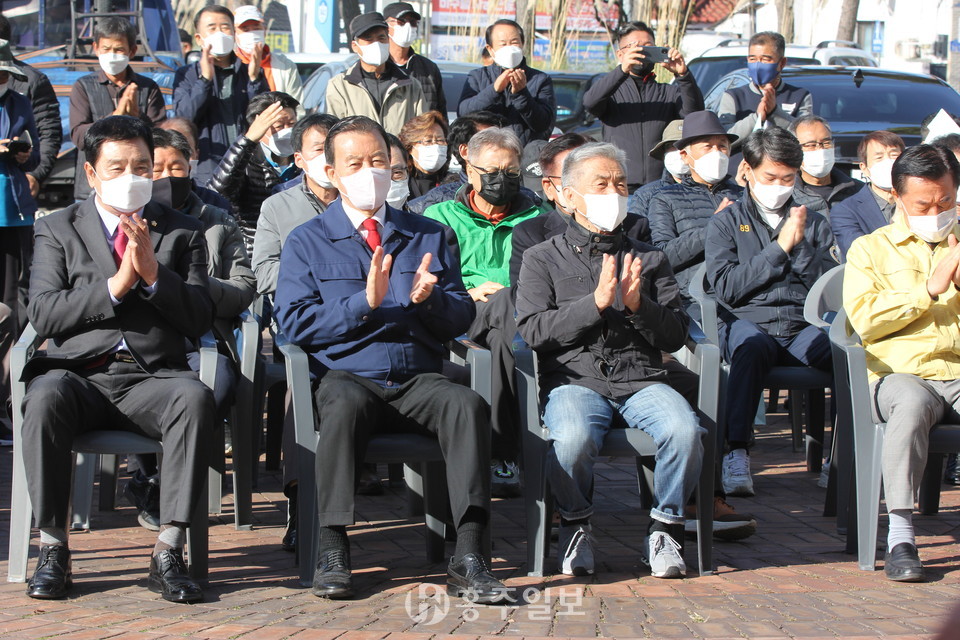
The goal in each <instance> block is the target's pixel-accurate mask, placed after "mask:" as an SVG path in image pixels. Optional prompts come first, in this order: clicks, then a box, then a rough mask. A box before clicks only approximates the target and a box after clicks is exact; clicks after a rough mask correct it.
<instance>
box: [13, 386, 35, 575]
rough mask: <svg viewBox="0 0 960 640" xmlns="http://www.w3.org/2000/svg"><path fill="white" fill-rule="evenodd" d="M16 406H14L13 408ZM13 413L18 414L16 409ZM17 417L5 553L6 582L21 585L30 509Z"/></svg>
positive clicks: (24, 569) (24, 571)
mask: <svg viewBox="0 0 960 640" xmlns="http://www.w3.org/2000/svg"><path fill="white" fill-rule="evenodd" d="M15 406H16V405H15ZM15 411H19V409H16V410H15ZM19 422H20V420H19V416H18V417H17V418H15V423H14V430H15V431H16V433H15V435H14V438H15V439H16V440H17V442H16V443H15V447H14V452H13V479H12V482H11V485H12V486H11V488H10V541H9V546H8V549H7V558H8V561H7V581H8V582H24V581H25V580H26V579H27V561H28V558H29V555H30V525H31V524H32V520H33V508H32V507H31V505H30V495H29V494H28V493H27V472H26V468H25V466H24V463H23V452H22V449H21V447H20V443H19V430H20V424H19Z"/></svg>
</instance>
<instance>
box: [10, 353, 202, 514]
mask: <svg viewBox="0 0 960 640" xmlns="http://www.w3.org/2000/svg"><path fill="white" fill-rule="evenodd" d="M213 424H214V405H213V393H212V392H211V391H210V389H209V388H207V386H206V385H204V384H203V383H202V382H200V381H199V380H198V379H197V378H196V376H194V375H190V374H188V375H186V376H183V377H169V378H160V377H154V376H151V375H150V374H148V373H145V372H144V371H143V370H142V369H141V368H140V367H139V365H136V364H127V363H123V362H113V363H110V364H107V365H104V366H101V367H97V368H93V369H87V370H81V371H66V370H62V369H58V370H54V371H50V372H48V373H45V374H43V375H40V376H37V377H36V378H34V379H33V380H31V381H30V384H29V386H28V387H27V395H26V397H24V399H23V429H22V434H23V461H24V464H25V466H26V469H27V487H28V490H29V492H30V502H31V503H32V504H33V510H34V512H35V513H36V515H37V526H38V527H41V528H43V527H57V528H60V529H63V528H66V525H67V510H68V508H69V504H70V475H71V474H70V469H71V467H72V458H71V456H72V445H73V438H74V436H76V435H77V434H80V433H83V432H85V431H89V430H91V429H117V430H122V431H132V432H133V433H138V434H140V435H144V436H147V437H148V438H154V439H156V440H161V441H162V442H163V471H162V472H161V483H162V485H163V491H161V492H160V522H161V523H163V524H167V523H170V522H177V523H189V522H190V516H191V514H192V513H193V508H194V506H195V505H196V501H197V497H198V496H199V495H200V490H201V488H202V483H203V482H206V480H207V474H206V468H207V458H208V456H207V451H206V444H207V443H208V442H209V440H210V432H211V429H212V428H213ZM165 478H166V479H169V480H168V481H165V480H164V479H165Z"/></svg>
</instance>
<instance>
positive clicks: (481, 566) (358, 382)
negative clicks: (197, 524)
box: [274, 116, 507, 604]
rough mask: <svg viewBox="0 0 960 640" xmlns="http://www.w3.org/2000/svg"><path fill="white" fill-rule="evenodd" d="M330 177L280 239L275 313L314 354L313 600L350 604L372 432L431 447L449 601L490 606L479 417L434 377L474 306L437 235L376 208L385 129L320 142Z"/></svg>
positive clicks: (432, 225) (478, 406) (495, 593)
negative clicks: (358, 503) (350, 534)
mask: <svg viewBox="0 0 960 640" xmlns="http://www.w3.org/2000/svg"><path fill="white" fill-rule="evenodd" d="M324 153H325V154H326V160H327V177H328V178H329V180H330V181H331V182H332V183H333V184H334V186H336V187H337V189H338V190H339V192H340V197H339V198H338V199H337V200H334V201H333V202H332V203H331V204H330V206H329V207H328V208H327V209H326V210H325V211H324V212H323V214H322V215H319V216H314V217H313V218H311V219H310V220H309V221H308V222H305V223H304V224H302V225H300V226H299V227H297V228H296V229H294V230H293V231H292V232H291V233H290V235H289V236H287V241H286V244H285V245H284V247H283V252H282V253H281V257H280V276H279V280H278V282H277V292H276V298H275V300H276V303H275V307H274V310H275V314H276V318H277V322H278V324H279V325H280V328H281V329H283V332H284V333H285V334H286V336H287V337H288V338H289V339H290V341H291V342H293V343H294V344H297V345H300V346H301V347H304V348H305V349H306V350H308V352H309V353H310V355H311V367H312V368H313V370H314V372H315V373H317V374H318V375H319V376H320V382H319V384H318V386H317V388H316V391H315V392H314V402H315V404H314V406H315V407H316V408H317V413H318V423H317V430H318V432H319V442H318V443H317V452H316V454H317V456H316V458H317V486H318V487H321V489H322V490H320V491H318V511H319V524H320V553H319V559H318V562H317V568H316V571H315V573H314V576H313V594H314V595H316V596H320V597H325V598H349V597H352V595H353V585H352V581H351V563H350V546H349V543H348V540H347V533H346V527H347V526H348V525H351V524H353V523H354V502H353V494H354V489H355V488H356V482H357V478H358V476H359V468H360V465H361V464H362V463H363V460H364V456H365V450H366V446H367V442H368V441H369V439H370V436H371V435H372V434H373V433H375V432H376V430H378V429H385V428H386V429H395V430H400V431H408V432H413V433H421V434H424V435H427V436H434V437H437V438H438V439H439V441H440V448H441V450H442V451H443V458H444V461H445V462H446V467H447V488H448V491H449V494H450V502H451V505H450V506H451V512H452V515H453V518H454V522H455V523H456V525H457V546H456V550H455V552H454V556H453V558H451V560H450V565H449V566H448V568H447V576H448V578H447V589H448V591H449V592H450V593H451V594H456V595H463V594H469V595H470V597H471V600H472V601H473V602H480V603H483V604H492V603H496V602H499V601H501V600H502V599H503V598H504V597H505V596H506V595H507V594H506V588H505V587H504V586H503V584H502V583H501V582H500V581H499V580H497V579H496V578H494V577H493V574H491V573H490V570H489V568H488V567H487V564H486V561H485V560H484V557H483V553H482V551H481V543H480V541H481V538H482V535H483V532H484V529H485V528H486V527H487V526H489V512H488V509H487V504H488V501H489V496H490V484H489V482H488V480H487V479H488V478H489V475H488V474H489V471H488V470H487V464H488V461H489V459H490V414H489V409H488V408H487V405H486V403H485V402H484V401H483V399H482V398H481V397H480V396H479V395H477V394H476V393H475V392H473V391H471V390H470V389H468V388H467V387H464V386H461V385H458V384H455V383H453V382H452V381H450V380H449V379H447V378H445V377H444V376H443V375H441V367H442V362H443V356H444V353H445V348H444V343H445V342H446V341H448V340H452V339H454V338H456V337H457V336H459V335H461V334H462V333H463V332H465V331H466V330H467V328H468V327H469V326H470V323H471V321H472V320H473V318H474V315H475V313H476V310H475V308H474V303H473V301H472V300H471V299H470V295H469V294H468V293H467V292H466V290H465V289H464V287H463V281H462V279H461V276H460V269H459V265H458V263H457V260H456V258H455V257H454V255H453V254H452V252H451V251H450V248H449V247H448V240H447V236H446V233H445V231H444V227H443V226H442V225H440V224H438V223H436V222H434V221H433V220H429V219H427V218H425V217H423V216H417V215H413V214H409V213H406V212H404V211H400V210H399V209H394V208H393V207H390V206H389V205H387V204H386V198H387V191H388V190H389V188H390V169H389V167H390V155H389V145H388V143H387V136H386V133H385V132H384V130H383V128H382V127H381V126H380V125H379V124H377V123H376V122H374V121H373V120H371V119H370V118H366V117H364V116H351V117H348V118H344V119H343V120H341V121H340V122H338V123H337V124H336V125H334V126H333V127H332V128H331V129H330V132H329V133H328V134H327V140H326V145H325V151H324Z"/></svg>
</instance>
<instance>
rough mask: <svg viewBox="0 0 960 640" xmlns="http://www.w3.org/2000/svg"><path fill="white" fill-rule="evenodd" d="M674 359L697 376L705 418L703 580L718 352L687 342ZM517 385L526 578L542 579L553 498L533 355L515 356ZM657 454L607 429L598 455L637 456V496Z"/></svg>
mask: <svg viewBox="0 0 960 640" xmlns="http://www.w3.org/2000/svg"><path fill="white" fill-rule="evenodd" d="M674 356H675V357H676V358H677V360H679V361H680V362H681V363H682V364H683V365H685V366H686V367H687V368H689V369H691V370H692V371H694V372H695V373H697V374H698V375H699V376H700V395H699V402H698V408H699V409H700V411H701V412H702V413H704V414H705V415H706V416H707V417H708V418H709V419H710V420H709V421H708V424H706V425H702V426H704V428H706V430H707V433H706V434H705V435H704V438H703V467H702V469H701V471H700V480H699V483H698V485H697V489H696V499H697V557H698V561H699V565H700V575H702V576H704V575H709V574H711V573H712V572H713V558H712V554H713V476H714V464H715V460H716V442H717V434H716V417H717V411H718V406H719V399H718V392H719V388H718V384H717V381H718V378H719V369H720V350H719V349H718V348H717V347H716V346H715V345H713V344H710V343H709V342H706V341H704V342H702V343H699V344H694V343H692V342H691V345H690V347H688V348H687V349H684V350H683V351H682V352H678V353H676V354H674ZM517 386H518V389H519V393H518V395H519V397H520V398H521V402H522V403H523V405H522V407H521V411H520V420H521V431H522V433H523V472H524V490H523V499H524V507H525V512H526V516H527V575H529V576H536V577H540V576H543V571H544V566H545V564H546V558H547V556H548V555H549V554H550V521H551V518H552V516H553V495H552V493H551V491H550V484H549V482H548V481H547V476H546V470H545V468H544V461H545V460H546V456H547V451H548V449H549V447H550V432H549V430H548V429H547V428H546V427H545V426H544V425H543V422H542V420H541V411H540V402H539V399H540V385H539V377H538V373H537V359H536V355H535V354H534V352H533V351H530V350H524V351H518V352H517ZM656 454H657V445H656V443H655V442H654V440H653V438H652V437H651V436H649V435H648V434H647V433H645V432H644V431H641V430H640V429H610V430H609V431H608V432H607V435H606V437H605V438H604V441H603V446H602V447H601V449H600V453H599V455H601V456H617V457H634V458H636V461H637V481H638V484H639V486H640V494H641V496H644V495H648V494H649V493H650V492H652V489H650V488H651V487H652V486H653V463H654V460H653V457H654V456H655V455H656ZM701 506H706V508H701ZM638 535H639V534H638Z"/></svg>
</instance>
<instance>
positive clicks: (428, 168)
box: [414, 144, 447, 173]
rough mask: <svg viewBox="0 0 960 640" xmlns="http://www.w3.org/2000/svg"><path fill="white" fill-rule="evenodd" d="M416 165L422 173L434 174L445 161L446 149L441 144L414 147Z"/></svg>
mask: <svg viewBox="0 0 960 640" xmlns="http://www.w3.org/2000/svg"><path fill="white" fill-rule="evenodd" d="M414 150H415V151H416V152H417V164H419V165H420V169H421V170H422V171H423V172H424V173H434V172H436V171H438V170H439V169H440V167H442V166H443V163H444V162H446V161H447V148H446V147H445V146H443V145H442V144H424V145H419V144H418V145H417V146H415V147H414Z"/></svg>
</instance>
